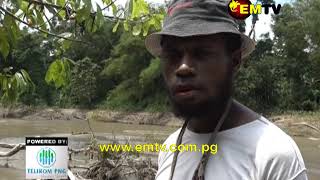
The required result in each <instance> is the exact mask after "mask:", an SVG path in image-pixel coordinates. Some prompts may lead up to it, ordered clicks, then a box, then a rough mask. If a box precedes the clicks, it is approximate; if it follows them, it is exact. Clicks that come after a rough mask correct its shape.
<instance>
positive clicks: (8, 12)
mask: <svg viewBox="0 0 320 180" xmlns="http://www.w3.org/2000/svg"><path fill="white" fill-rule="evenodd" d="M0 10H1V11H3V12H5V13H7V14H8V15H9V16H11V17H12V18H14V19H15V20H17V21H19V22H21V23H23V24H25V25H27V26H29V27H31V28H33V29H36V30H38V31H40V32H42V33H45V34H48V35H50V36H54V37H58V38H61V39H65V40H68V41H73V42H80V43H85V44H89V43H88V42H85V41H81V40H76V39H70V38H67V37H64V36H60V35H58V34H54V33H51V32H49V31H45V30H42V29H40V28H38V27H34V26H30V25H29V24H28V23H27V22H25V21H23V20H21V19H20V18H18V17H16V16H15V15H14V14H13V13H11V12H10V11H7V10H6V9H4V8H3V7H1V6H0Z"/></svg>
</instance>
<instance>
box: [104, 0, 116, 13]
mask: <svg viewBox="0 0 320 180" xmlns="http://www.w3.org/2000/svg"><path fill="white" fill-rule="evenodd" d="M116 1H117V0H114V1H112V2H111V3H110V4H108V5H107V6H106V7H104V8H103V9H101V10H102V11H104V10H105V9H107V8H108V7H110V6H112V5H113V4H114V3H115V2H116Z"/></svg>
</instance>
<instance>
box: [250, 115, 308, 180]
mask: <svg viewBox="0 0 320 180" xmlns="http://www.w3.org/2000/svg"><path fill="white" fill-rule="evenodd" d="M261 120H262V122H264V123H265V125H264V128H263V132H262V133H261V134H260V137H259V138H258V141H257V144H256V151H255V163H256V165H257V167H258V169H260V170H261V172H260V173H259V174H260V177H264V178H265V179H290V178H292V179H293V178H294V177H297V176H299V175H300V174H302V173H305V170H306V168H305V164H304V162H303V158H302V155H301V153H300V150H299V148H298V146H297V144H296V143H295V141H294V140H293V139H292V138H291V137H290V136H289V135H288V134H286V133H285V132H284V131H283V130H281V129H280V128H279V127H277V126H276V125H274V124H273V123H272V122H270V121H268V120H267V119H266V118H264V117H262V118H261Z"/></svg>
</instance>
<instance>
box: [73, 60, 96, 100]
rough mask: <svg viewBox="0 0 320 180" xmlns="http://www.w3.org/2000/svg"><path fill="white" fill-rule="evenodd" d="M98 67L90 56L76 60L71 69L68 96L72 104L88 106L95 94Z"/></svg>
mask: <svg viewBox="0 0 320 180" xmlns="http://www.w3.org/2000/svg"><path fill="white" fill-rule="evenodd" d="M99 71H100V70H99V67H98V65H97V64H95V63H93V62H92V59H90V58H84V59H82V60H80V61H77V64H76V65H75V67H74V68H73V70H72V75H71V82H70V90H71V91H70V96H71V99H72V103H73V104H79V105H86V106H90V105H91V104H92V100H93V99H94V98H96V96H97V93H96V92H97V83H98V82H97V74H98V73H99Z"/></svg>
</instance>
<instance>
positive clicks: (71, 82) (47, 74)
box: [0, 0, 320, 113]
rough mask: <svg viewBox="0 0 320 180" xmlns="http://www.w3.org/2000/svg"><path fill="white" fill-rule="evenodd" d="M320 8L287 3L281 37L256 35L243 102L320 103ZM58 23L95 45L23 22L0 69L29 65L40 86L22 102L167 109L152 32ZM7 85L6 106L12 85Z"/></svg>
mask: <svg viewBox="0 0 320 180" xmlns="http://www.w3.org/2000/svg"><path fill="white" fill-rule="evenodd" d="M319 12H320V0H308V1H302V0H297V1H295V2H293V3H290V4H284V5H282V9H281V12H280V14H279V15H274V16H272V20H273V25H272V32H273V34H274V37H273V38H272V39H271V38H270V34H264V35H262V36H261V38H259V40H257V42H256V43H257V45H256V50H255V51H254V52H253V53H252V55H251V56H250V57H248V58H247V59H246V60H245V62H244V64H243V66H242V68H241V70H240V73H239V74H238V76H237V79H236V84H235V98H236V99H237V100H239V101H240V102H242V103H243V104H245V105H247V106H249V107H251V108H252V109H254V110H256V111H259V112H264V113H267V112H283V111H290V110H305V111H316V110H319V109H320V29H319V27H320V14H319ZM4 21H5V19H2V20H1V22H2V23H0V24H4ZM51 25H52V26H53V27H55V28H54V31H55V33H64V32H66V31H75V29H74V28H78V29H79V28H80V30H79V31H78V32H80V33H81V36H79V37H78V39H79V40H81V41H83V42H89V43H79V42H75V41H68V40H63V41H62V40H61V39H60V40H57V38H56V37H54V36H44V35H43V33H41V32H37V31H33V30H30V28H28V27H24V29H23V30H22V31H20V34H19V36H18V37H17V41H16V44H15V45H14V46H10V49H9V50H8V54H7V55H6V58H5V57H4V54H3V53H2V54H1V56H0V70H1V71H0V75H1V74H2V75H3V74H5V73H7V74H8V73H9V74H10V73H11V74H14V72H16V71H18V70H20V69H24V70H25V71H26V72H28V74H29V76H30V79H31V81H32V83H33V84H34V85H33V86H29V87H28V88H25V89H24V90H23V91H20V92H19V93H18V95H17V99H16V101H15V103H16V104H25V105H32V106H40V107H46V106H54V107H61V108H108V109H116V110H125V111H167V110H168V108H169V101H168V98H167V95H166V90H165V86H164V82H163V79H162V77H161V72H160V61H159V59H157V58H154V57H152V56H151V55H150V54H149V53H148V52H147V50H146V49H145V46H144V38H145V36H144V35H145V34H144V35H143V34H142V33H140V32H139V33H137V32H136V31H139V30H137V27H136V26H134V27H133V33H132V32H130V31H127V30H126V28H128V27H126V24H124V25H123V26H119V27H118V25H119V23H117V22H113V21H101V24H100V27H99V28H97V29H95V31H90V32H88V31H86V30H83V29H81V26H79V27H73V26H70V25H69V24H68V23H61V22H60V23H59V19H58V18H57V19H53V21H52V23H51ZM115 27H116V28H117V30H115V29H114V28H115ZM78 29H77V30H78ZM150 29H151V30H150V31H154V30H152V28H150ZM154 29H156V28H154ZM140 31H141V27H140ZM0 33H1V32H0ZM270 33H271V32H270ZM0 37H1V35H0ZM0 39H1V38H0ZM1 46H2V48H3V45H1ZM5 59H6V60H5ZM66 62H68V63H66ZM48 69H49V71H48ZM1 86H2V88H1V89H0V97H3V98H2V99H1V102H2V104H3V105H5V104H6V103H7V102H8V99H6V98H4V95H5V93H6V89H5V88H4V85H3V84H2V85H1ZM7 93H8V92H7Z"/></svg>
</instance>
